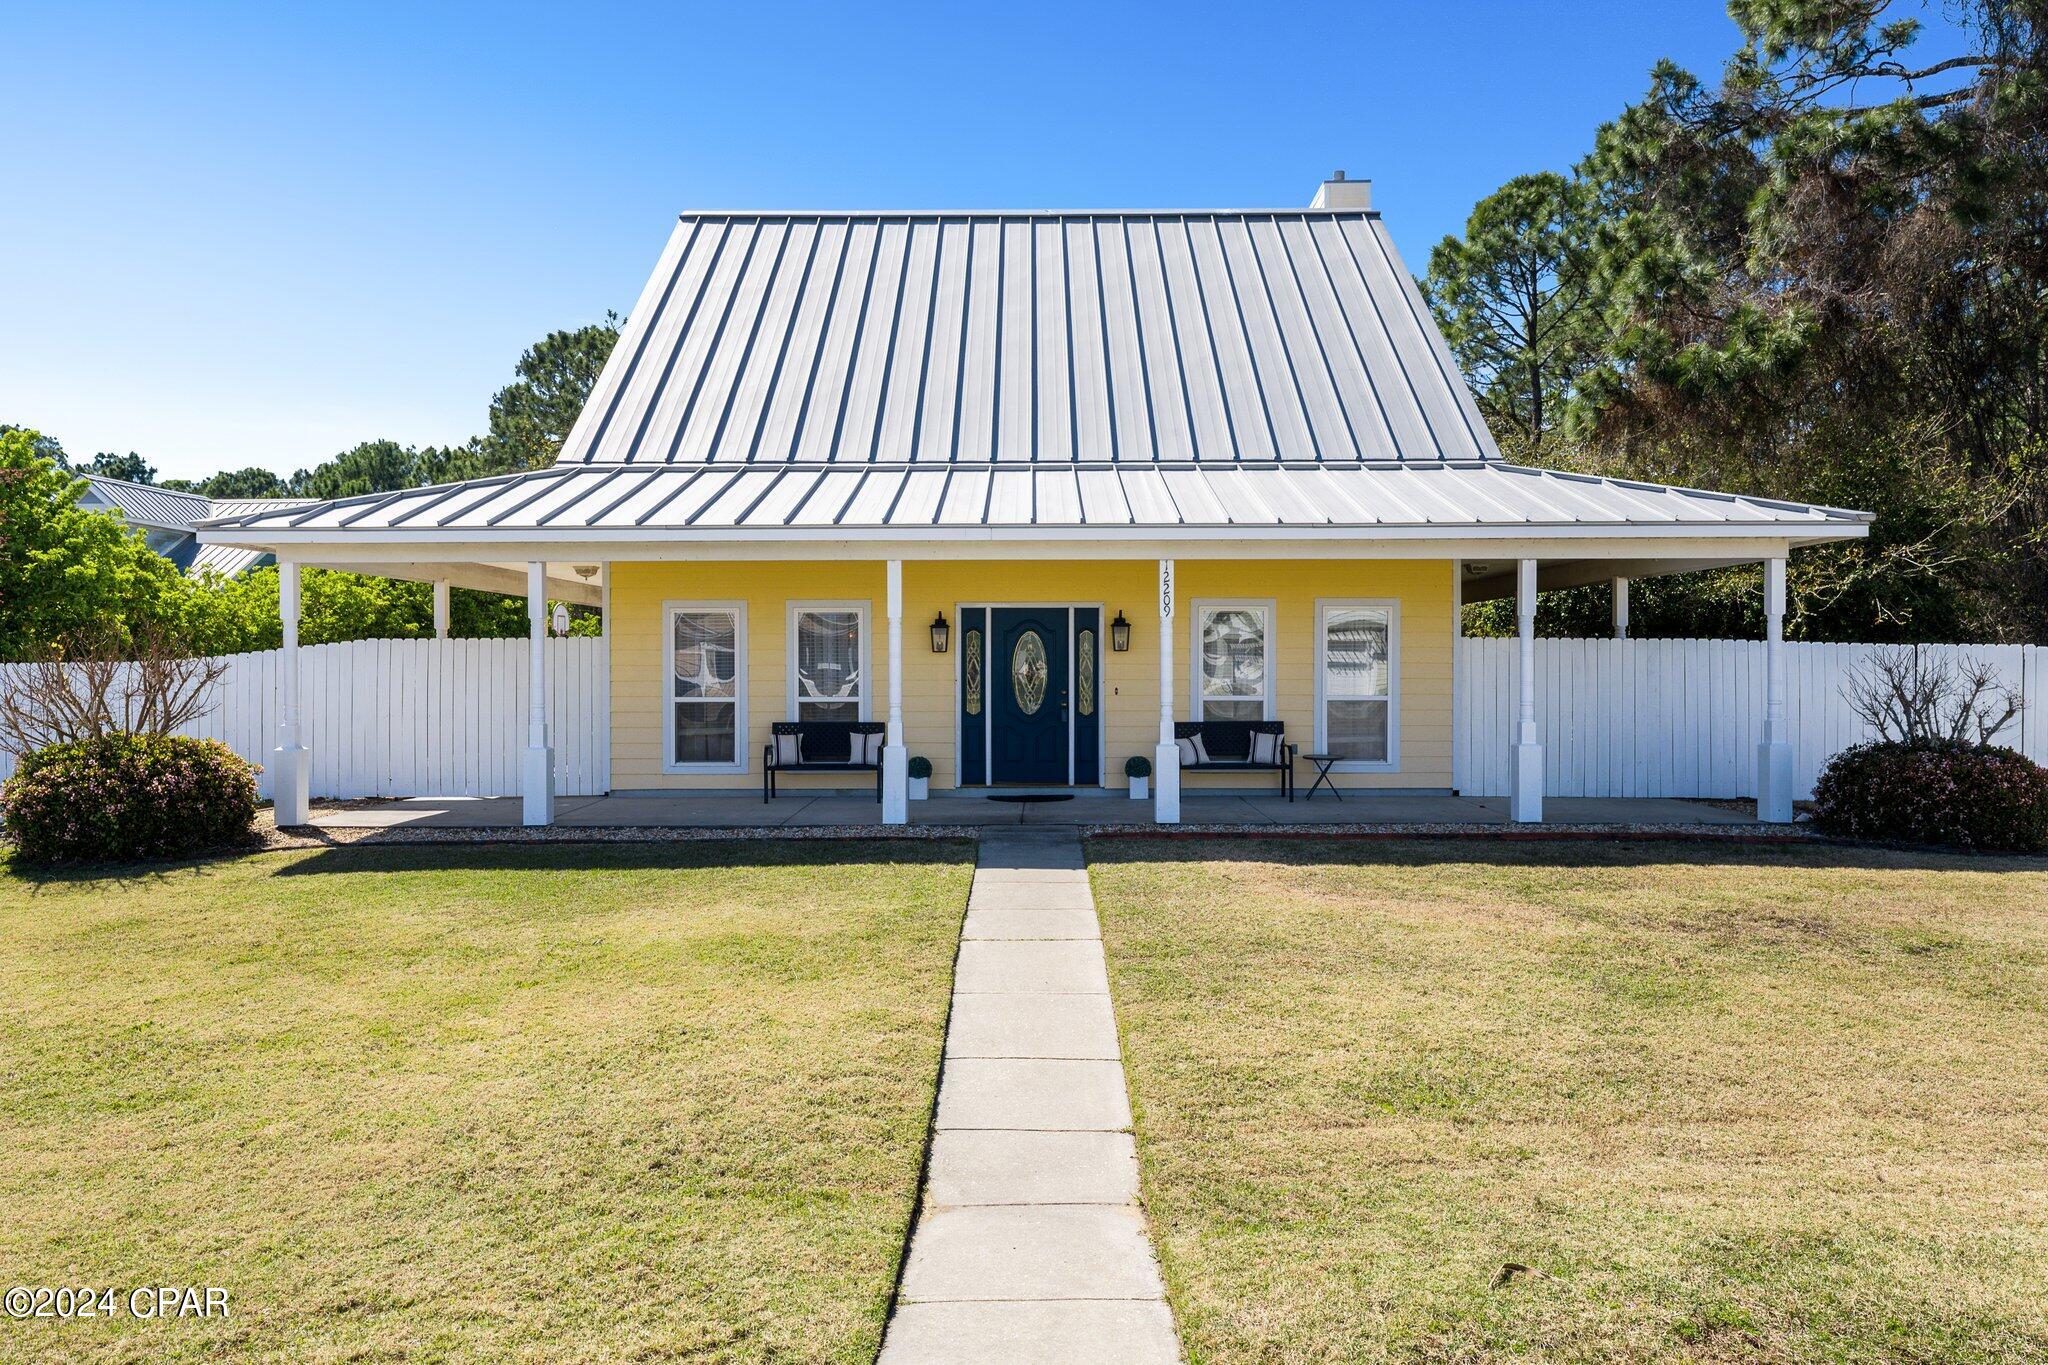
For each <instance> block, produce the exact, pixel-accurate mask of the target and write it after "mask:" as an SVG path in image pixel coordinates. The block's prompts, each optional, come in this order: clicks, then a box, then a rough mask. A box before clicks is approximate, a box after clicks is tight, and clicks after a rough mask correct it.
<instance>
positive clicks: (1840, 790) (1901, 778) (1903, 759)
mask: <svg viewBox="0 0 2048 1365" xmlns="http://www.w3.org/2000/svg"><path fill="white" fill-rule="evenodd" d="M1813 823H1814V824H1815V825H1817V826H1818V827H1819V828H1821V829H1822V830H1825V831H1826V832H1827V833H1829V834H1845V835H1849V836H1851V837H1854V838H1861V839H1899V840H1904V841H1908V842H1911V843H1917V844H1949V845H1953V846H1954V847H1957V848H1970V849H1980V850H1983V851H1985V852H1999V853H2038V852H2041V851H2043V850H2048V770H2044V769H2043V768H2042V767H2041V766H2040V765H2039V764H2037V763H2035V762H2033V761H2032V760H2031V759H2029V758H2027V757H2026V756H2025V755H2024V754H2019V753H2015V752H2014V751H2012V750H2011V749H2004V748H1998V747H1996V746H1991V745H1964V744H1933V743H1925V742H1922V743H1917V744H1905V743H1900V742H1897V741H1880V742H1878V743H1875V744H1859V745H1857V746H1856V747H1855V748H1853V749H1844V750H1843V751H1842V752H1841V753H1838V754H1836V755H1835V756H1834V757H1833V758H1832V759H1829V760H1828V766H1827V767H1826V768H1825V769H1824V770H1823V771H1822V772H1821V775H1820V780H1819V781H1818V782H1816V783H1814V786H1813Z"/></svg>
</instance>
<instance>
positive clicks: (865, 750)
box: [860, 732, 889, 763]
mask: <svg viewBox="0 0 2048 1365" xmlns="http://www.w3.org/2000/svg"><path fill="white" fill-rule="evenodd" d="M888 738H889V736H888V735H886V734H883V733H880V732H877V733H875V734H872V735H862V736H861V740H862V744H861V747H860V753H861V762H863V763H880V762H881V761H882V745H883V743H884V742H885V741H886V740H887V739H888Z"/></svg>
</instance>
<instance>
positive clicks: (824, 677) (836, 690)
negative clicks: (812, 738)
mask: <svg viewBox="0 0 2048 1365" xmlns="http://www.w3.org/2000/svg"><path fill="white" fill-rule="evenodd" d="M789 639H790V650H789V718H790V719H791V720H847V721H851V720H866V719H867V718H868V669H867V658H868V609H867V608H866V607H865V606H863V605H860V604H858V603H853V602H792V603H790V607H789Z"/></svg>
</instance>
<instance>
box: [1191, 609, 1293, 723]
mask: <svg viewBox="0 0 2048 1365" xmlns="http://www.w3.org/2000/svg"><path fill="white" fill-rule="evenodd" d="M1193 616H1194V631H1195V652H1194V662H1195V667H1194V684H1195V696H1194V719H1196V720H1266V719H1268V718H1269V717H1270V716H1271V715H1272V705H1273V605H1272V603H1270V602H1197V603H1195V604H1194V613H1193Z"/></svg>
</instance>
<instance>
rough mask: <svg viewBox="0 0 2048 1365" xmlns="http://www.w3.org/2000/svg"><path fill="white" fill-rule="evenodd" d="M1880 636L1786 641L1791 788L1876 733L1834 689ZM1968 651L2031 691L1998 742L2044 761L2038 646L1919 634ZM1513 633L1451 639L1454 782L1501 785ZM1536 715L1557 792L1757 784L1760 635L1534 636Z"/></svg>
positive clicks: (2043, 656) (1956, 655)
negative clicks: (1848, 641)
mask: <svg viewBox="0 0 2048 1365" xmlns="http://www.w3.org/2000/svg"><path fill="white" fill-rule="evenodd" d="M1878 648H1880V646H1876V645H1829V644H1788V645H1786V646H1785V647H1784V650H1785V653H1784V662H1785V670H1786V671H1785V719H1786V725H1787V728H1788V729H1789V730H1790V731H1791V740H1792V755H1793V773H1794V790H1795V795H1797V797H1798V798H1799V799H1801V800H1804V799H1805V798H1807V797H1809V796H1811V795H1812V794H1813V782H1814V779H1815V778H1817V777H1818V776H1820V770H1821V767H1822V766H1823V765H1824V764H1825V763H1826V762H1827V760H1828V758H1829V757H1830V756H1831V755H1833V754H1835V753H1836V752H1838V751H1840V750H1842V749H1845V748H1847V747H1848V746H1850V745H1852V744H1857V743H1861V742H1862V741H1863V740H1865V739H1869V738H1872V736H1871V735H1870V734H1869V733H1868V732H1867V730H1866V729H1865V727H1864V725H1863V723H1862V721H1860V720H1859V719H1858V718H1857V716H1856V714H1855V712H1854V711H1853V710H1851V709H1850V706H1849V703H1848V700H1847V699H1846V697H1845V696H1844V695H1843V694H1844V692H1845V690H1846V685H1847V684H1848V682H1849V681H1850V679H1851V677H1852V676H1853V675H1854V673H1855V671H1856V669H1857V667H1858V665H1859V664H1861V663H1862V662H1863V661H1864V660H1865V659H1867V658H1868V657H1869V656H1870V655H1871V654H1872V653H1873V652H1874V651H1875V650H1877V649H1878ZM1925 648H1926V649H1928V650H1929V651H1932V652H1934V653H1936V654H1939V655H1944V656H1947V657H1948V658H1950V659H1952V660H1958V661H1959V660H1964V659H1969V660H1977V661H1981V662H1982V663H1985V664H1989V665H1991V666H1993V667H1994V668H1996V669H1997V670H1998V673H1999V675H2000V679H2001V681H2002V682H2003V683H2004V685H2005V686H2006V687H2008V688H2010V689H2011V690H2012V691H2014V692H2016V693H2019V694H2020V695H2021V696H2022V697H2023V698H2024V699H2025V701H2026V702H2027V709H2026V710H2025V711H2024V712H2022V713H2021V716H2020V719H2019V720H2018V721H2016V722H2014V724H2013V725H2012V726H2011V727H2009V728H2008V729H2007V730H2005V731H2004V732H2003V733H2002V734H2000V735H1999V737H1998V743H2000V744H2005V745H2009V746H2011V747H2012V748H2015V749H2018V750H2020V751H2021V752H2022V753H2024V754H2026V755H2027V756H2028V757H2030V758H2032V759H2033V760H2034V761H2035V762H2037V763H2042V764H2048V648H2041V647H2038V646H2032V645H1929V646H1925ZM1515 661H1516V641H1514V640H1478V639H1461V640H1459V641H1458V655H1457V669H1458V682H1457V690H1458V697H1457V705H1456V708H1455V709H1456V716H1455V719H1454V730H1455V751H1456V772H1455V778H1454V780H1455V781H1456V783H1457V787H1458V790H1459V791H1461V792H1464V793H1466V794H1467V795H1473V796H1498V795H1503V794H1505V793H1506V792H1507V791H1508V789H1509V783H1508V753H1509V750H1510V749H1511V748H1512V747H1513V745H1514V724H1515V708H1516V700H1517V680H1516V677H1515ZM1536 718H1537V723H1538V725H1539V726H1540V727H1541V731H1542V734H1541V738H1542V741H1543V745H1544V754H1543V760H1544V762H1543V767H1544V781H1543V787H1544V790H1545V791H1546V792H1548V793H1549V794H1551V795H1553V796H1708V797H1743V796H1755V795H1756V746H1757V744H1758V743H1759V742H1760V741H1761V740H1762V738H1763V721H1764V644H1763V642H1762V641H1761V640H1538V641H1537V642H1536Z"/></svg>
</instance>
